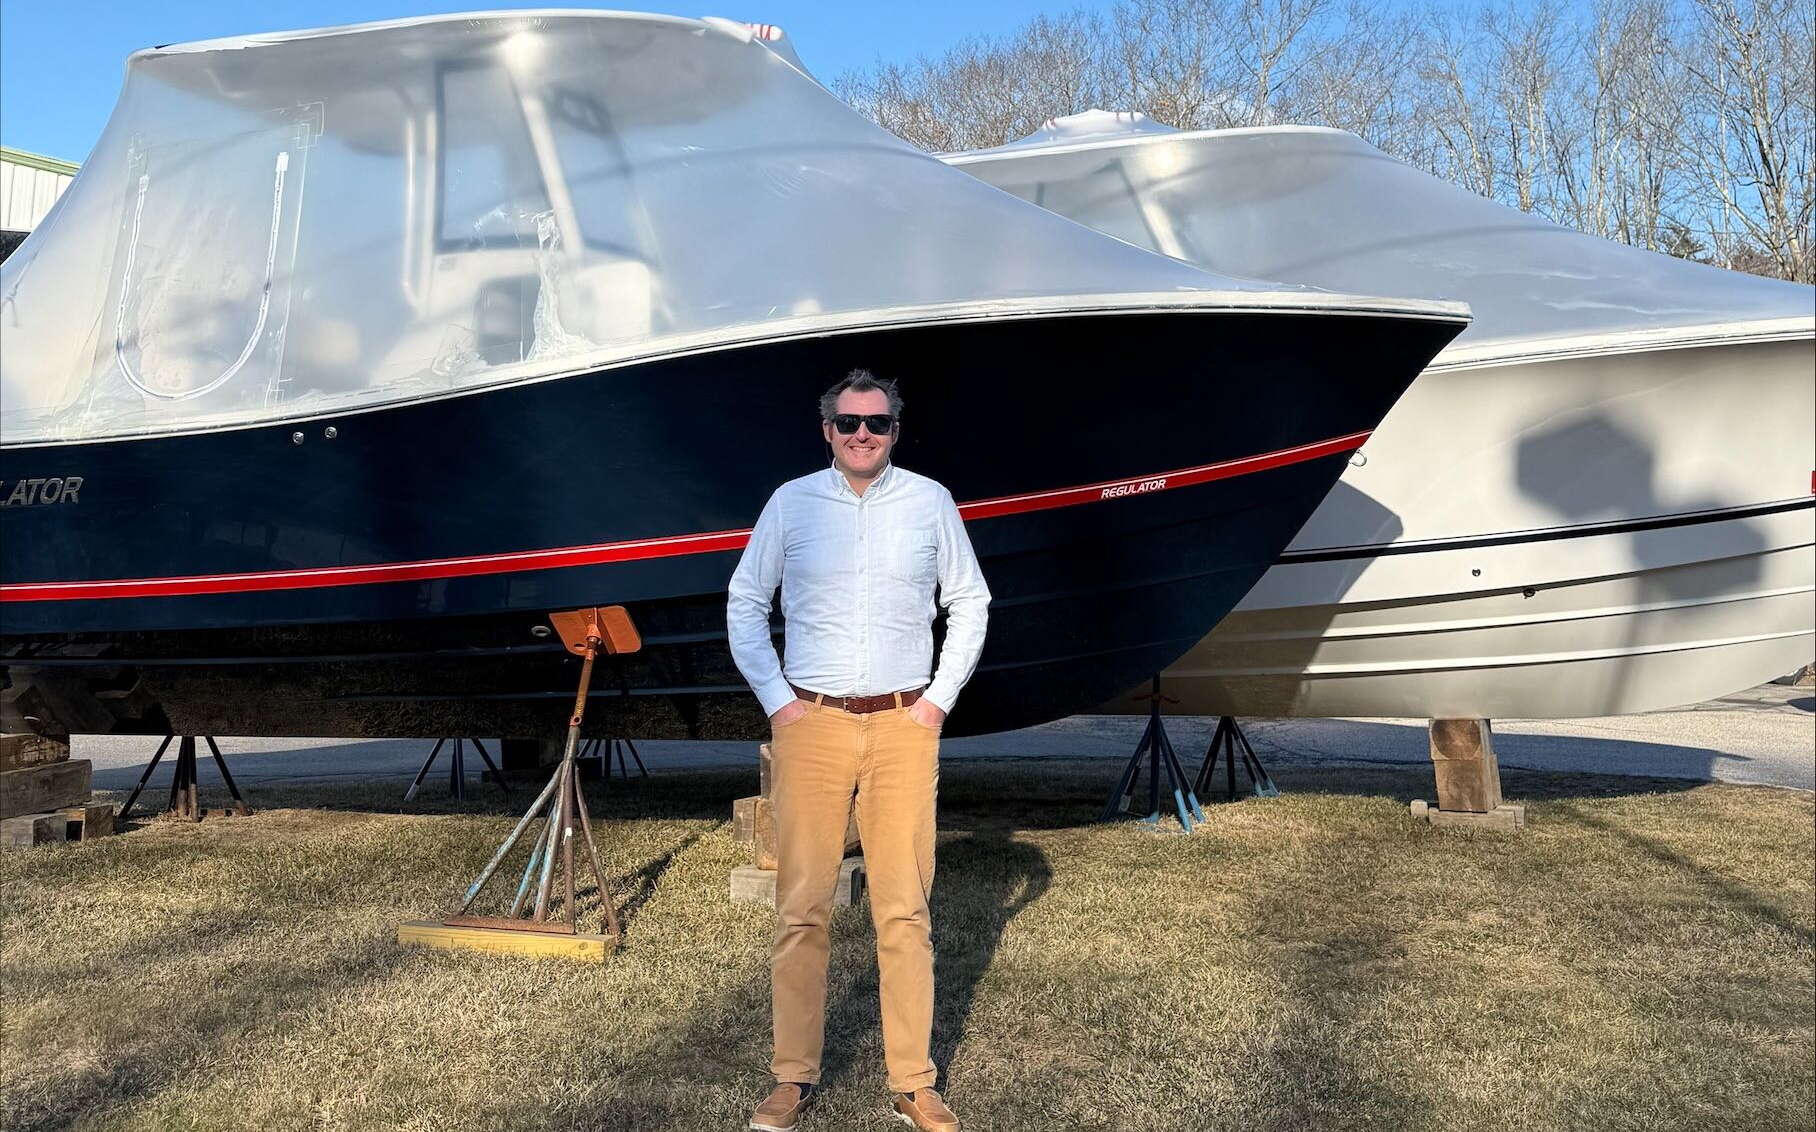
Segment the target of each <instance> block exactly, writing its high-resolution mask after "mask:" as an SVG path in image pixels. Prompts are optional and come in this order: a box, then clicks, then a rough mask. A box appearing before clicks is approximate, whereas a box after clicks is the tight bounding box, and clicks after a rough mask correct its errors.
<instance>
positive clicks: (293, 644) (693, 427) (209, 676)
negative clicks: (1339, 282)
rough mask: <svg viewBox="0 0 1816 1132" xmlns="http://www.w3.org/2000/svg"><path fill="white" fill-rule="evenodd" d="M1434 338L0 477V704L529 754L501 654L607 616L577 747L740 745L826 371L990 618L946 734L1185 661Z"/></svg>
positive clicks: (652, 396)
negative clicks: (775, 565)
mask: <svg viewBox="0 0 1816 1132" xmlns="http://www.w3.org/2000/svg"><path fill="white" fill-rule="evenodd" d="M1457 329H1458V326H1457V325H1456V324H1454V323H1445V322H1438V321H1419V320H1412V319H1399V318H1389V317H1369V316H1329V315H1317V316H1314V315H1285V314H1275V315H1243V314H1214V315H1207V314H1190V315H1188V314H1158V313H1157V314H1139V315H1136V314H1124V315H1114V316H1108V315H1106V316H1098V317H1071V318H1065V319H1057V318H1044V319H1025V320H1008V321H997V322H986V323H969V324H947V325H937V326H921V327H914V328H901V329H894V330H875V331H867V332H863V333H851V334H839V335H831V336H824V337H815V338H805V339H799V340H793V341H783V342H773V343H767V344H764V345H760V346H750V347H742V348H738V349H728V350H718V351H712V352H705V353H700V354H695V355H689V356H683V357H673V358H668V359H663V360H660V361H656V362H650V363H645V364H640V365H637V366H634V367H622V368H616V369H607V370H600V371H597V372H592V373H586V374H579V375H574V376H570V377H565V378H561V379H557V380H550V381H542V382H536V383H531V384H525V385H517V386H507V387H500V388H495V389H490V390H486V391H482V392H476V393H472V394H467V395H461V396H453V397H448V398H444V399H441V400H435V401H428V402H418V403H413V404H407V405H398V406H393V407H389V408H380V409H373V410H368V411H366V412H363V413H357V414H341V415H336V416H333V417H324V418H320V419H313V420H308V421H299V422H286V423H281V424H274V425H269V426H259V427H252V428H241V429H233V430H222V431H214V432H201V433H194V434H186V435H172V436H165V437H156V438H146V439H138V440H125V441H110V442H100V443H87V444H69V445H61V446H34V447H24V448H8V449H4V450H0V481H4V483H5V484H6V485H12V484H15V483H18V482H21V481H26V480H30V479H38V480H42V481H46V482H48V481H50V480H53V479H55V480H60V481H61V483H62V485H65V486H64V487H63V488H62V490H61V493H60V494H61V495H68V494H69V492H68V489H67V485H68V484H69V482H70V481H71V480H72V478H74V479H79V482H80V488H79V491H78V492H76V495H75V499H74V500H73V501H71V500H68V499H64V498H59V499H56V500H54V501H50V500H44V499H40V500H37V501H34V502H33V503H32V504H30V505H17V506H11V507H6V508H3V509H0V597H4V598H5V601H4V604H0V617H3V618H4V625H3V629H4V634H3V639H0V652H3V654H4V658H5V663H6V670H5V678H6V681H7V683H8V684H9V685H10V688H9V690H8V699H7V701H6V702H7V704H8V705H9V712H10V713H11V714H13V715H15V716H22V717H23V724H24V725H26V726H33V727H37V728H40V729H49V730H72V731H87V730H110V729H115V730H135V731H148V732H162V731H164V730H165V729H166V728H176V729H178V730H180V731H183V732H186V733H212V734H235V735H290V734H307V735H446V734H483V735H505V736H525V737H529V736H537V735H544V734H552V733H555V732H558V731H559V729H560V727H561V726H562V725H563V724H564V723H565V719H566V714H567V706H568V702H571V700H568V698H570V697H571V696H572V694H573V693H572V687H573V680H574V676H575V670H574V666H573V665H572V663H571V662H570V660H569V659H568V658H567V657H566V656H565V654H563V653H561V652H560V651H559V649H558V648H556V647H555V646H553V645H552V644H551V643H550V642H548V641H547V640H545V639H542V638H539V637H537V636H536V635H534V632H535V630H536V628H537V626H540V625H543V624H545V615H546V613H547V612H548V611H551V610H557V609H563V608H571V607H575V606H582V605H589V604H605V603H615V604H623V605H626V606H627V607H629V608H630V610H631V612H632V614H633V617H634V618H635V619H636V621H637V623H638V625H639V627H640V628H641V629H642V631H643V633H644V635H645V639H646V642H647V647H646V649H645V650H644V651H643V652H642V653H639V654H637V655H636V656H632V657H625V658H617V659H614V660H613V661H612V662H611V663H610V664H608V665H607V666H606V667H605V668H604V669H603V670H602V672H601V675H600V683H599V689H598V695H597V697H596V699H595V700H594V707H593V708H592V709H590V715H589V722H590V725H591V726H590V728H589V730H592V731H594V732H595V733H598V734H621V735H630V736H633V737H652V738H659V737H706V738H740V737H757V736H761V735H763V734H764V733H765V731H766V727H765V722H764V720H763V718H762V716H761V713H760V712H759V711H758V709H757V707H756V704H755V701H754V699H753V698H752V697H751V696H750V695H749V693H748V691H747V690H746V689H745V687H744V685H743V682H742V680H741V678H740V677H739V676H738V674H737V672H736V670H735V669H734V668H733V667H732V665H731V663H730V658H729V654H728V651H727V649H726V646H725V641H724V589H725V583H726V579H727V578H728V577H729V575H730V573H731V570H732V568H733V566H734V565H735V564H736V561H737V555H738V547H739V546H741V544H742V532H743V531H744V530H745V529H747V528H748V527H749V525H750V524H751V523H752V522H753V521H754V519H755V517H756V515H757V513H758V511H759V510H760V509H761V507H762V505H763V503H764V501H765V499H766V498H767V497H768V495H769V493H770V491H772V490H773V489H774V487H775V486H776V485H777V484H778V483H780V482H782V481H783V480H785V479H788V478H791V477H793V476H796V475H800V474H802V473H804V472H807V471H810V470H812V469H813V468H814V467H816V466H823V464H824V462H825V459H826V451H825V447H824V444H823V443H822V442H821V440H820V438H819V435H818V430H817V425H816V422H815V418H814V404H815V401H816V399H817V396H818V394H819V392H820V391H821V390H822V389H824V388H825V387H826V386H827V385H828V384H830V383H831V382H832V381H834V380H836V379H837V378H838V377H839V376H840V375H841V374H842V373H843V372H845V371H846V370H848V369H849V368H851V367H853V366H860V365H861V366H866V367H868V368H871V369H874V370H876V371H878V372H880V373H883V374H885V375H887V376H893V377H898V378H900V379H901V381H902V387H903V392H904V395H905V397H906V399H907V409H906V412H905V413H904V422H903V434H902V438H901V441H900V444H899V446H898V448H897V452H896V459H897V460H898V462H899V463H901V464H902V465H903V466H906V467H910V468H913V469H914V470H916V471H918V472H921V473H923V474H926V475H930V476H932V477H933V478H935V479H937V480H939V481H941V482H942V483H944V484H946V486H947V487H948V488H949V489H950V490H951V491H952V493H953V495H954V497H955V498H956V499H957V500H958V501H959V502H960V504H961V507H962V508H965V509H966V513H967V527H968V530H969V532H970V534H971V538H972V541H973V544H974V545H975V546H976V548H977V551H978V553H979V556H980V559H981V560H982V562H983V566H984V572H985V576H986V578H987V579H988V581H989V583H990V586H991V589H992V592H993V593H994V594H995V597H996V600H995V602H994V603H993V606H992V611H991V624H990V634H989V640H988V644H987V646H986V651H985V656H984V660H983V663H982V665H981V666H980V669H979V671H978V673H977V675H976V677H975V678H974V679H973V681H972V683H971V685H970V686H969V687H968V688H967V690H966V692H965V694H964V696H963V698H962V699H961V701H960V705H959V709H958V711H957V712H955V714H954V716H953V719H952V721H951V724H950V727H951V730H952V733H955V734H957V733H967V732H983V731H994V730H1002V729H1006V728H1012V727H1018V726H1023V725H1027V724H1031V723H1036V722H1041V721H1044V720H1048V719H1053V718H1057V717H1060V716H1064V715H1067V714H1070V713H1072V712H1075V711H1080V710H1086V709H1088V708H1090V707H1092V706H1094V705H1097V704H1101V703H1103V702H1104V701H1105V700H1107V699H1109V698H1110V697H1112V696H1114V695H1116V694H1118V693H1119V692H1121V691H1123V690H1125V689H1128V688H1131V687H1133V686H1135V685H1137V684H1139V683H1140V682H1141V681H1142V680H1143V679H1144V678H1145V677H1147V676H1148V675H1149V674H1151V673H1152V672H1155V671H1158V670H1159V669H1160V668H1162V667H1164V666H1165V665H1166V664H1168V663H1170V662H1171V661H1173V660H1175V659H1177V658H1178V657H1179V656H1180V655H1182V654H1183V653H1184V652H1185V651H1186V650H1187V649H1188V648H1189V647H1191V645H1193V644H1194V643H1196V642H1197V641H1198V640H1199V639H1201V638H1202V637H1203V635H1204V634H1205V632H1207V631H1208V630H1209V629H1210V627H1211V626H1212V625H1214V624H1215V623H1216V622H1217V621H1218V620H1219V619H1221V618H1222V616H1223V615H1224V614H1225V613H1226V612H1228V610H1229V609H1230V608H1231V607H1232V606H1234V605H1235V603H1236V602H1237V601H1238V600H1239V599H1240V598H1241V597H1242V595H1243V594H1244V593H1245V592H1246V591H1247V590H1248V588H1249V587H1250V586H1251V585H1253V583H1254V581H1255V580H1256V579H1257V578H1258V577H1259V576H1260V574H1261V573H1262V571H1264V570H1265V569H1266V568H1267V566H1268V565H1270V564H1271V563H1272V562H1273V560H1274V558H1275V556H1276V555H1277V554H1278V553H1279V551H1280V550H1281V549H1282V548H1283V547H1284V546H1285V545H1286V544H1287V542H1288V541H1289V540H1290V539H1291V537H1292V536H1293V534H1294V533H1295V532H1296V530H1297V529H1298V527H1299V526H1300V524H1301V523H1302V522H1303V521H1304V520H1305V518H1306V517H1307V516H1308V515H1309V514H1310V513H1311V511H1312V510H1313V508H1315V507H1316V505H1317V503H1318V502H1319V500H1320V499H1322V497H1323V496H1324V494H1325V493H1326V492H1327V491H1328V490H1329V488H1330V486H1331V484H1332V483H1334V482H1335V480H1336V478H1337V476H1338V475H1339V474H1340V472H1341V470H1342V467H1343V465H1344V461H1345V460H1346V458H1347V454H1348V451H1349V450H1350V449H1352V448H1354V447H1355V445H1356V443H1359V439H1358V438H1359V434H1365V433H1366V432H1367V431H1368V430H1369V429H1372V428H1373V427H1374V426H1375V424H1376V423H1378V422H1379V421H1380V419H1381V417H1382V416H1384V415H1385V413H1386V412H1387V410H1388V408H1389V407H1390V406H1391V405H1392V403H1393V401H1394V400H1395V399H1396V398H1397V397H1398V395H1399V394H1400V392H1401V391H1402V390H1403V389H1404V388H1405V387H1406V386H1407V385H1408V384H1410V382H1411V381H1412V379H1413V378H1414V377H1415V376H1416V375H1417V374H1418V372H1419V370H1420V369H1421V368H1422V367H1423V365H1424V364H1425V363H1426V361H1428V360H1429V358H1430V357H1431V355H1432V354H1434V353H1435V352H1436V351H1437V350H1438V349H1440V348H1441V347H1442V346H1443V345H1444V344H1445V343H1446V342H1447V341H1448V340H1449V339H1450V337H1452V336H1453V335H1454V333H1455V332H1456V330H1457ZM1125 374H1126V376H1124V375H1125ZM330 430H332V433H333V435H332V438H330V436H329V431H330ZM299 437H300V441H299V439H298V438H299ZM1345 438H1350V439H1349V440H1348V441H1347V442H1346V441H1345ZM1055 493H1057V494H1055ZM45 494H49V493H48V492H46V493H45ZM72 587H73V588H72ZM778 625H779V622H778ZM72 699H73V700H75V701H77V702H75V703H73V704H72V703H70V702H69V701H71V700H72ZM564 701H567V702H564ZM96 705H99V706H98V707H97V706H96ZM34 713H35V714H34ZM103 713H105V715H106V716H107V717H111V720H109V719H107V718H103ZM46 714H49V715H52V716H55V717H56V718H54V719H51V720H46V719H45V718H44V716H45V715H46ZM19 723H20V720H18V719H15V720H13V721H10V722H8V723H7V726H8V728H9V729H10V728H11V727H13V726H16V725H19Z"/></svg>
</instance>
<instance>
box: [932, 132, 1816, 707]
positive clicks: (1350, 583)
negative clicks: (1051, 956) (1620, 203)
mask: <svg viewBox="0 0 1816 1132" xmlns="http://www.w3.org/2000/svg"><path fill="white" fill-rule="evenodd" d="M946 160H947V161H949V162H950V163H951V164H953V165H956V166H958V167H960V168H962V169H964V170H965V171H966V172H968V173H971V174H973V175H974V176H977V177H980V178H982V179H983V180H985V181H988V182H989V183H991V184H993V185H996V186H997V187H999V188H1002V189H1005V190H1007V191H1009V192H1011V193H1014V194H1016V195H1017V196H1021V197H1023V198H1025V199H1027V200H1030V201H1033V202H1034V203H1037V204H1040V205H1043V206H1045V207H1047V208H1049V209H1052V210H1054V211H1056V212H1059V213H1061V214H1062V215H1065V216H1068V217H1070V218H1072V219H1074V220H1077V221H1080V222H1081V223H1084V224H1087V225H1089V226H1091V227H1093V228H1096V229H1099V230H1101V231H1104V232H1107V233H1109V234H1111V235H1115V236H1118V237H1120V238H1121V239H1124V240H1126V241H1128V242H1130V243H1133V244H1136V245H1139V246H1141V247H1145V248H1149V249H1152V250H1156V251H1160V252H1164V253H1165V254H1167V255H1170V256H1174V257H1176V258H1178V259H1183V260H1187V261H1190V262H1192V263H1195V264H1199V265H1201V266H1206V267H1209V268H1211V269H1213V270H1215V271H1218V272H1222V273H1225V274H1230V275H1238V276H1253V277H1265V278H1268V279H1280V280H1286V281H1290V282H1296V283H1305V284H1311V285H1315V286H1319V287H1328V288H1332V289H1338V290H1346V291H1354V290H1362V291H1368V292H1373V293H1388V294H1404V295H1414V296H1420V297H1443V298H1447V299H1460V300H1463V301H1466V302H1468V303H1469V305H1470V306H1471V307H1472V308H1473V309H1474V312H1475V316H1476V320H1475V322H1474V324H1473V325H1471V326H1470V327H1469V329H1468V330H1466V331H1464V333H1463V334H1462V335H1460V336H1459V337H1458V338H1457V339H1456V341H1455V342H1453V343H1452V344H1451V345H1450V346H1449V347H1448V348H1447V349H1445V350H1444V351H1443V352H1442V353H1440V354H1439V355H1438V357H1437V359H1436V360H1435V361H1434V362H1433V363H1432V365H1431V366H1429V367H1428V368H1427V369H1426V371H1425V372H1424V374H1422V375H1421V376H1420V377H1419V379H1418V380H1417V381H1416V382H1415V383H1414V385H1413V387H1412V388H1411V390H1409V391H1408V392H1407V394H1406V395H1405V396H1404V397H1403V398H1402V399H1401V401H1400V402H1399V404H1397V405H1396V406H1395V407H1394V409H1393V411H1392V412H1391V413H1390V414H1389V415H1388V417H1387V419H1386V420H1385V421H1384V422H1383V423H1382V425H1381V427H1380V428H1379V429H1378V430H1377V431H1376V432H1375V434H1374V436H1373V437H1372V438H1371V439H1370V441H1369V443H1368V445H1367V446H1366V448H1365V449H1364V450H1363V451H1362V452H1360V453H1358V454H1357V455H1356V456H1355V457H1353V458H1352V461H1351V467H1350V468H1349V469H1348V470H1347V471H1346V472H1345V473H1344V475H1343V478H1342V479H1341V481H1340V482H1339V483H1338V485H1337V487H1336V488H1335V489H1334V490H1333V491H1332V493H1331V495H1330V496H1329V497H1328V498H1327V499H1326V500H1325V502H1324V503H1323V505H1322V506H1320V507H1319V509H1318V510H1317V512H1316V513H1315V514H1314V515H1313V516H1312V518H1311V519H1310V520H1309V521H1308V522H1307V523H1306V525H1305V527H1304V528H1303V529H1302V530H1301V531H1300V533H1299V535H1298V536H1297V537H1296V538H1295V539H1294V540H1293V542H1292V543H1291V544H1290V546H1289V547H1288V549H1287V550H1286V552H1285V553H1284V554H1283V555H1282V557H1281V558H1280V560H1279V562H1278V564H1276V565H1275V566H1274V567H1273V568H1272V569H1270V570H1269V571H1268V572H1267V574H1266V575H1265V576H1264V577H1263V578H1262V580H1261V582H1260V583H1259V584H1258V585H1257V586H1256V587H1255V589H1254V590H1253V591H1251V592H1250V593H1249V595H1248V596H1247V597H1246V598H1245V599H1244V600H1243V601H1242V602H1241V603H1240V604H1239V605H1238V606H1237V607H1236V609H1235V610H1234V611H1233V612H1232V613H1231V614H1230V615H1229V616H1228V617H1226V618H1225V619H1224V620H1223V622H1222V623H1221V624H1219V625H1218V627H1217V628H1216V629H1215V630H1214V631H1213V632H1212V633H1211V634H1210V636H1208V637H1206V638H1205V639H1204V641H1203V642H1202V643H1201V644H1199V645H1198V646H1197V647H1196V648H1195V649H1193V650H1192V651H1191V652H1190V653H1189V654H1188V655H1187V656H1186V657H1184V658H1183V659H1181V660H1180V661H1179V662H1177V663H1176V664H1174V665H1173V666H1172V667H1170V668H1168V669H1167V670H1166V671H1165V673H1164V675H1163V685H1164V689H1165V691H1166V692H1167V693H1168V694H1170V695H1172V696H1174V697H1176V698H1178V699H1179V700H1180V701H1182V703H1181V705H1180V710H1183V711H1190V712H1196V713H1205V714H1229V715H1303V716H1414V717H1421V716H1422V717H1427V718H1443V717H1485V718H1522V717H1523V718H1565V717H1573V716H1595V715H1611V714H1618V713H1624V712H1637V711H1648V710H1655V709H1660V708H1665V707H1670V706H1674V705H1678V704H1683V703H1691V702H1696V701H1700V700H1704V699H1709V698H1713V697H1715V696H1720V695H1724V694H1727V693H1730V692H1733V691H1736V690H1738V689H1741V688H1746V687H1751V686H1753V685H1755V684H1758V683H1761V682H1763V681H1765V680H1768V679H1771V678H1773V677H1775V676H1778V675H1781V674H1783V673H1785V672H1789V671H1792V670H1794V669H1795V668H1797V667H1798V666H1799V665H1801V664H1804V663H1807V662H1808V661H1809V660H1810V657H1811V655H1812V651H1813V650H1816V549H1813V547H1812V542H1813V541H1816V532H1813V529H1812V528H1813V523H1812V520H1813V512H1812V503H1813V492H1816V471H1813V470H1812V469H1816V351H1813V350H1812V337H1813V336H1816V289H1812V288H1810V287H1807V286H1802V285H1798V284H1791V283H1784V282H1780V281H1777V280H1771V279H1764V278H1760V277H1757V276H1751V275H1744V274H1740V273H1737V272H1731V271H1724V270H1721V269H1718V268H1714V267H1709V266H1706V265H1702V264H1697V263H1692V262H1688V261H1685V260H1682V259H1676V258H1672V257H1668V256H1664V255H1659V254H1655V253H1652V252H1647V251H1643V250H1640V249H1636V248H1632V247H1627V246H1624V245H1620V244H1615V243H1612V242H1610V241H1607V240H1603V239H1600V238H1597V237H1594V236H1589V235H1586V234H1583V233H1580V232H1575V231H1572V230H1569V229H1566V228H1562V227H1559V226H1558V225H1555V224H1551V223H1548V222H1546V221H1544V220H1541V219H1539V218H1538V217H1535V216H1531V215H1528V214H1525V213H1522V212H1519V211H1517V210H1514V209H1511V208H1507V207H1505V206H1503V205H1500V204H1496V203H1494V202H1493V201H1490V200H1486V199H1484V198H1481V197H1478V196H1476V195H1474V194H1472V193H1469V192H1467V191H1465V190H1463V189H1460V188H1457V187H1455V186H1452V185H1449V184H1447V183H1445V182H1443V181H1441V180H1438V179H1436V178H1434V177H1431V176H1428V175H1427V174H1425V173H1422V172H1420V171H1418V170H1416V169H1414V168H1412V167H1410V166H1407V165H1405V164H1402V163H1401V162H1399V161H1396V160H1394V159H1393V158H1391V157H1389V156H1387V155H1386V154H1384V153H1382V152H1381V151H1379V150H1377V149H1375V148H1374V147H1373V146H1370V145H1369V144H1367V143H1366V142H1364V141H1362V140H1361V139H1360V138H1357V137H1356V136H1354V135H1352V134H1349V133H1347V132H1344V131H1340V130H1331V129H1323V128H1315V127H1303V126H1282V127H1260V128H1252V129H1235V130H1213V131H1199V132H1179V131H1174V130H1171V129H1169V128H1167V127H1165V126H1161V125H1159V124H1157V123H1154V122H1151V121H1149V120H1147V119H1145V118H1144V117H1143V116H1141V115H1138V114H1108V113H1105V112H1102V111H1092V112H1090V113H1088V114H1081V115H1075V116H1073V117H1070V118H1063V119H1058V120H1056V121H1053V122H1050V123H1048V125H1047V126H1046V127H1045V128H1043V129H1042V130H1040V131H1037V132H1036V133H1035V134H1034V135H1031V136H1030V137H1029V138H1027V139H1024V140H1023V141H1021V142H1016V143H1013V144H1011V145H1007V146H1002V147H999V148H996V149H991V150H980V151H975V152H970V153H963V154H953V155H948V156H947V158H946ZM1132 709H1133V705H1129V704H1126V703H1125V704H1118V705H1114V707H1113V708H1112V710H1132Z"/></svg>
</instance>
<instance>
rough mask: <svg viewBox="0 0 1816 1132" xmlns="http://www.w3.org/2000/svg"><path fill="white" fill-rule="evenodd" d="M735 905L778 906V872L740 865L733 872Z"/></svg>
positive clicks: (732, 884)
mask: <svg viewBox="0 0 1816 1132" xmlns="http://www.w3.org/2000/svg"><path fill="white" fill-rule="evenodd" d="M731 902H732V903H733V904H767V905H769V906H770V907H771V908H774V907H775V906H776V871H775V870H774V869H759V868H757V866H755V865H739V866H738V867H737V868H735V869H733V870H732V871H731Z"/></svg>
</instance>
